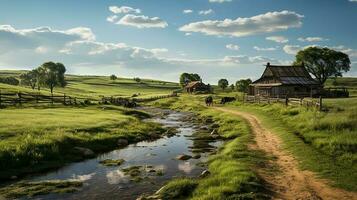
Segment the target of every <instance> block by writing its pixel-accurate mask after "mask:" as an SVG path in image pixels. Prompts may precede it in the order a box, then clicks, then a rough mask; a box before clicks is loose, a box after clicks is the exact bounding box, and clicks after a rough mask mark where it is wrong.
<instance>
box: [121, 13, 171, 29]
mask: <svg viewBox="0 0 357 200" xmlns="http://www.w3.org/2000/svg"><path fill="white" fill-rule="evenodd" d="M117 24H121V25H126V26H134V27H137V28H165V27H167V26H168V24H167V22H165V21H164V20H162V19H160V18H158V17H152V18H150V17H148V16H144V15H132V14H127V15H125V16H124V17H122V18H121V19H120V20H119V21H118V22H117Z"/></svg>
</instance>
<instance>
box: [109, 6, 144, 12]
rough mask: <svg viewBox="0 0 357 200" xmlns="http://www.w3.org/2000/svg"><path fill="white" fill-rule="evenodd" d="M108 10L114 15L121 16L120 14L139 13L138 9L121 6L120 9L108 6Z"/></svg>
mask: <svg viewBox="0 0 357 200" xmlns="http://www.w3.org/2000/svg"><path fill="white" fill-rule="evenodd" d="M109 10H110V11H111V12H112V13H114V14H121V13H124V14H127V13H137V14H138V13H141V10H140V9H135V8H132V7H128V6H121V7H118V6H109Z"/></svg>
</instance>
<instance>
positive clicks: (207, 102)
mask: <svg viewBox="0 0 357 200" xmlns="http://www.w3.org/2000/svg"><path fill="white" fill-rule="evenodd" d="M205 102H206V106H213V98H212V96H208V97H206V99H205Z"/></svg>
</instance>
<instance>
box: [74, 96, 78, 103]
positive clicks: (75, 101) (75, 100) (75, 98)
mask: <svg viewBox="0 0 357 200" xmlns="http://www.w3.org/2000/svg"><path fill="white" fill-rule="evenodd" d="M74 104H75V105H77V97H74Z"/></svg>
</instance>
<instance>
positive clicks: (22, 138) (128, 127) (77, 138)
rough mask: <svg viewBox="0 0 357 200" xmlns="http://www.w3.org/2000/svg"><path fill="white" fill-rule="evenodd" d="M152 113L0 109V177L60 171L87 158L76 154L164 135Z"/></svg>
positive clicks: (102, 108)
mask: <svg viewBox="0 0 357 200" xmlns="http://www.w3.org/2000/svg"><path fill="white" fill-rule="evenodd" d="M145 117H148V114H146V113H144V112H140V111H135V110H128V109H124V108H120V107H115V106H108V105H103V106H90V107H58V108H55V107H52V108H45V107H43V108H23V109H10V108H9V109H2V110H0V119H1V120H0V138H1V140H0V178H9V177H10V176H14V175H18V174H22V173H27V172H36V171H41V170H43V169H47V168H53V167H59V166H61V165H63V164H65V163H67V162H72V161H76V160H81V159H83V157H82V155H81V154H79V153H78V152H77V151H75V150H74V147H75V146H79V147H85V148H89V149H91V150H93V151H94V152H95V153H99V152H103V151H108V150H112V149H115V148H117V140H118V139H119V138H125V139H128V141H129V142H131V143H133V142H137V141H141V140H143V139H150V138H152V137H157V136H158V135H159V134H161V133H163V131H164V129H162V128H161V127H160V126H159V125H158V124H154V123H149V122H143V121H141V120H140V119H139V118H145Z"/></svg>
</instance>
